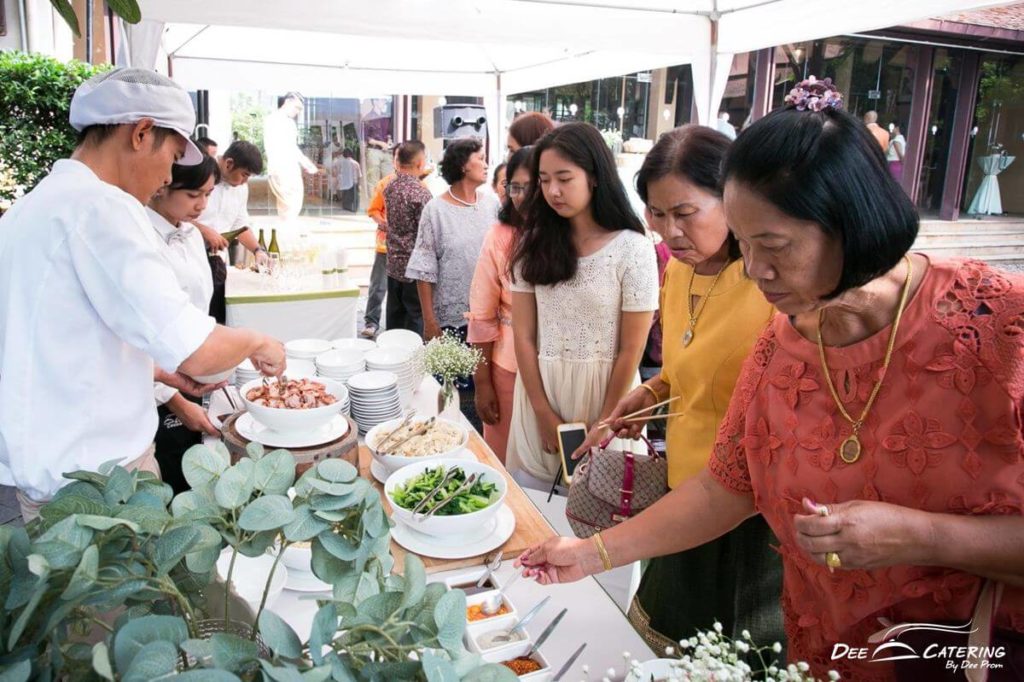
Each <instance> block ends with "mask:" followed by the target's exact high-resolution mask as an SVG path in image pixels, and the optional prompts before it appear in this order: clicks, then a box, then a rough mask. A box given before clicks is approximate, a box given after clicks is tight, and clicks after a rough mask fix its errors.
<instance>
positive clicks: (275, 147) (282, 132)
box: [263, 109, 316, 175]
mask: <svg viewBox="0 0 1024 682" xmlns="http://www.w3.org/2000/svg"><path fill="white" fill-rule="evenodd" d="M263 147H264V148H265V149H266V150H267V173H268V174H269V175H288V174H294V173H298V172H299V171H300V168H299V167H300V166H301V167H302V168H305V169H306V170H307V171H308V172H310V173H312V172H314V171H315V170H316V164H315V163H313V162H312V161H310V160H309V159H308V158H306V155H305V154H303V153H302V150H301V149H299V127H298V125H297V124H296V123H295V119H293V118H288V117H287V116H285V115H284V114H283V113H281V110H280V109H278V110H277V111H275V112H274V113H272V114H270V116H267V118H266V119H264V121H263Z"/></svg>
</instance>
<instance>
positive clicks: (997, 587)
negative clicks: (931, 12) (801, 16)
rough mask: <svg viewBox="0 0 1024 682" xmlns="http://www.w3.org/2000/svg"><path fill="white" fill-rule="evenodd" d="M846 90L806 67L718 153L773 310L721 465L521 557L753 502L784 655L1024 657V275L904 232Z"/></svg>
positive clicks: (724, 431) (740, 509) (834, 665)
mask: <svg viewBox="0 0 1024 682" xmlns="http://www.w3.org/2000/svg"><path fill="white" fill-rule="evenodd" d="M837 99H838V93H835V92H834V90H832V89H831V84H830V83H827V82H814V81H806V82H805V83H803V84H802V85H801V86H800V87H798V88H797V89H796V90H795V91H794V93H793V94H792V95H791V97H790V98H787V101H790V102H791V103H790V106H789V107H788V108H787V109H783V110H780V111H776V112H774V113H772V114H770V115H769V116H767V117H765V118H763V119H761V120H760V121H758V122H757V123H755V124H754V125H752V126H751V127H750V128H748V129H747V130H746V131H745V132H744V133H743V134H742V135H740V137H739V139H738V140H737V141H736V142H735V143H734V144H733V147H732V149H731V151H730V153H729V157H728V160H727V161H726V167H725V177H726V185H725V195H724V201H725V211H726V217H727V219H728V222H729V225H730V228H731V229H732V231H733V233H734V234H735V235H736V237H737V238H738V239H739V242H740V245H741V248H742V251H743V256H744V261H745V265H746V269H747V272H748V274H749V276H750V277H752V278H753V279H754V280H755V281H756V282H757V284H758V286H759V287H760V288H761V290H762V292H763V293H764V295H765V297H766V298H767V299H768V300H769V301H770V302H771V303H772V304H774V305H775V306H776V308H777V309H778V310H779V311H780V312H781V314H780V315H778V316H777V317H776V318H775V320H774V323H773V324H772V325H771V326H770V327H769V328H768V329H767V330H766V331H765V333H764V334H763V335H762V337H761V339H760V340H759V341H758V343H757V344H756V346H755V348H754V351H753V353H752V355H751V357H750V358H748V359H747V362H746V365H745V367H744V371H743V373H742V374H741V375H740V379H739V381H738V383H737V385H736V390H735V393H734V394H733V397H732V401H731V403H730V407H729V410H728V413H727V415H726V417H725V419H724V421H723V422H722V424H721V428H720V430H719V435H718V438H717V441H716V444H715V449H714V452H713V454H712V456H711V459H710V462H709V464H708V468H707V469H706V470H705V471H704V472H703V473H702V474H700V475H698V476H697V477H695V478H693V479H690V480H689V481H687V482H686V483H685V484H684V485H681V486H679V487H677V488H676V489H674V490H673V491H672V492H671V493H670V494H669V495H667V496H666V497H665V498H663V499H662V500H661V501H659V502H658V503H657V504H655V505H653V506H652V507H651V508H650V509H649V510H647V511H646V512H645V513H643V514H641V515H639V516H637V517H636V518H634V519H631V520H629V521H626V522H624V523H622V524H620V525H618V526H616V527H614V528H612V529H610V530H608V531H605V532H604V533H602V534H601V536H600V537H598V538H597V539H596V540H575V539H568V538H556V539H553V540H550V541H548V542H546V543H544V544H542V545H539V546H537V547H535V548H533V549H531V550H529V551H528V552H526V553H525V554H524V555H523V556H522V557H521V559H520V561H521V563H522V565H524V566H525V567H526V572H527V574H529V575H533V576H535V577H536V578H537V579H538V580H540V581H541V582H544V583H547V582H565V581H569V580H576V579H578V578H580V577H582V576H584V575H588V574H592V573H596V572H598V571H600V570H602V568H604V569H607V568H610V567H611V566H613V565H622V564H627V563H629V562H632V561H636V560H638V559H642V558H645V557H652V556H659V555H664V554H668V553H671V552H678V551H681V550H685V549H689V548H691V547H694V546H696V545H699V544H702V543H704V542H707V541H708V540H711V539H713V538H716V537H718V536H720V535H721V534H723V533H725V532H726V531H728V530H730V529H732V528H734V527H735V526H736V525H738V524H739V523H741V522H742V521H743V520H744V519H746V518H748V517H749V516H751V515H753V514H762V515H763V516H764V517H765V519H766V520H767V521H768V523H769V525H770V526H771V527H772V530H773V531H774V532H775V534H776V536H777V537H778V539H779V541H780V547H779V551H780V553H781V555H782V558H783V564H784V588H783V594H782V606H783V610H784V613H785V620H786V631H787V637H788V640H789V657H790V659H791V660H803V661H807V662H808V663H810V664H811V666H812V672H813V673H814V674H815V675H817V676H819V677H825V676H826V675H827V674H828V671H830V670H836V671H838V672H839V673H840V674H841V675H842V677H843V678H844V679H854V680H889V679H906V680H939V679H961V680H962V679H964V674H965V673H964V670H965V669H968V668H971V666H977V667H975V668H971V670H970V672H969V673H968V677H967V679H971V680H980V679H984V677H983V675H984V674H985V673H986V672H987V673H988V679H989V680H990V681H995V680H1011V679H1012V680H1016V679H1024V636H1022V633H1024V519H1022V518H1021V514H1022V509H1024V440H1022V437H1021V417H1022V415H1021V409H1022V403H1024V277H1021V276H1019V275H1015V274H1010V273H1006V272H1002V271H1000V270H997V269H994V268H992V267H990V266H988V265H985V264H984V263H979V262H972V261H947V260H938V259H932V258H929V257H927V256H925V255H923V254H917V253H909V249H910V247H911V245H912V244H913V241H914V238H915V236H916V234H917V226H918V219H917V215H916V213H915V211H914V208H913V206H912V204H911V203H910V201H909V200H908V199H907V198H906V196H905V195H904V194H903V193H902V191H901V190H900V188H899V186H898V185H897V183H896V182H895V181H894V180H893V179H892V178H891V176H890V175H889V174H888V172H887V170H886V164H885V159H884V157H883V155H882V154H881V153H880V151H879V149H878V145H877V143H876V142H875V141H874V139H873V138H872V137H871V136H870V134H869V133H868V132H867V131H866V130H865V129H864V127H863V126H862V125H860V122H859V121H857V120H856V119H855V118H853V117H852V116H850V115H849V114H847V113H845V112H843V111H842V110H840V109H839V108H838V107H836V106H835V101H836V100H837ZM823 102H824V103H823ZM887 358H889V359H890V360H891V362H889V361H887ZM686 587H687V586H686V585H680V586H679V589H680V590H681V591H685V590H686ZM993 612H994V613H993ZM901 623H917V624H921V623H929V624H947V625H948V624H958V625H961V626H963V625H964V624H966V623H972V625H969V626H967V627H961V628H959V630H957V629H950V628H945V629H944V630H943V631H938V630H936V629H924V630H921V629H917V630H913V631H908V632H902V631H901V630H895V631H889V626H892V625H896V624H901ZM709 625H710V624H709ZM969 631H973V632H970V634H969V637H968V633H969ZM883 638H884V639H887V640H889V641H890V642H892V643H891V644H890V645H889V646H882V639H883ZM931 645H937V646H931ZM946 645H957V646H964V647H966V646H968V645H971V646H988V648H989V650H987V651H978V650H975V651H974V652H973V653H974V654H981V655H975V656H971V655H969V654H970V653H971V652H969V651H964V650H953V649H948V648H947V649H943V648H942V647H944V646H946ZM911 656H913V658H907V657H911ZM901 657H902V658H903V660H893V659H896V658H901ZM997 666H999V667H997ZM954 668H955V670H954ZM947 676H948V677H947Z"/></svg>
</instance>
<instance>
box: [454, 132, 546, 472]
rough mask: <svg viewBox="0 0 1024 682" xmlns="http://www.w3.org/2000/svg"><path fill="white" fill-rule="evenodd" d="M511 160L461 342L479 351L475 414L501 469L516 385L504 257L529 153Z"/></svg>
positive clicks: (518, 220)
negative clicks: (481, 355) (463, 341)
mask: <svg viewBox="0 0 1024 682" xmlns="http://www.w3.org/2000/svg"><path fill="white" fill-rule="evenodd" d="M531 149H533V148H532V147H523V148H521V149H519V150H518V151H516V152H515V153H513V154H512V156H511V158H509V161H508V165H507V166H506V168H505V178H506V180H505V183H504V185H505V187H504V189H505V194H506V198H505V201H504V202H503V203H502V205H501V212H500V213H498V222H497V224H495V225H494V227H492V228H491V230H490V232H488V233H487V236H486V237H485V238H484V245H483V248H482V249H481V250H480V258H479V260H477V262H476V272H475V273H474V274H473V283H472V285H471V286H470V290H469V310H470V312H469V314H468V315H467V316H466V317H467V318H469V331H468V334H467V336H466V338H467V340H468V341H469V342H470V343H472V344H473V345H474V346H476V347H477V348H479V349H480V350H481V351H482V352H483V354H484V359H485V360H486V362H482V363H480V366H479V367H478V368H477V371H476V374H475V375H474V377H473V380H474V382H475V384H476V411H477V414H478V415H480V420H481V421H482V422H483V424H484V440H485V441H486V442H487V445H489V446H490V448H491V450H493V451H494V454H496V455H497V456H498V459H500V460H501V462H502V464H504V463H505V449H506V447H507V445H508V432H509V428H510V426H511V424H512V396H513V393H514V392H515V384H516V371H517V365H516V351H515V347H514V344H513V339H512V294H511V292H510V291H509V289H508V256H509V253H511V251H512V246H513V244H514V242H515V238H516V234H517V233H518V231H519V228H520V227H522V224H523V221H522V216H521V215H520V213H519V207H520V206H522V203H523V199H525V198H526V192H527V190H529V188H530V164H529V160H530V150H531Z"/></svg>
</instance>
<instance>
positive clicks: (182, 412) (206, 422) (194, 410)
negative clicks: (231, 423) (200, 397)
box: [167, 393, 220, 436]
mask: <svg viewBox="0 0 1024 682" xmlns="http://www.w3.org/2000/svg"><path fill="white" fill-rule="evenodd" d="M167 408H168V409H169V410H170V411H171V412H173V413H174V414H176V415H177V416H178V419H180V420H181V423H182V425H183V426H184V427H185V428H186V429H188V430H189V431H195V432H196V433H205V434H207V435H208V436H219V435H220V431H219V430H217V427H216V426H214V425H213V422H211V421H210V417H209V416H208V415H207V414H206V410H204V409H203V406H202V405H196V404H195V403H193V402H190V401H188V400H185V398H183V397H182V396H181V394H180V393H178V394H177V395H175V396H174V397H173V398H171V399H170V400H169V401H167Z"/></svg>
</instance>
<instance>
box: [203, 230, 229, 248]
mask: <svg viewBox="0 0 1024 682" xmlns="http://www.w3.org/2000/svg"><path fill="white" fill-rule="evenodd" d="M196 227H198V228H199V232H200V234H202V235H203V241H204V242H206V245H207V246H209V247H210V248H211V249H213V250H214V251H223V250H224V249H226V248H228V240H227V239H224V237H222V236H220V232H218V231H217V230H215V229H213V228H212V227H207V226H206V225H196Z"/></svg>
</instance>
